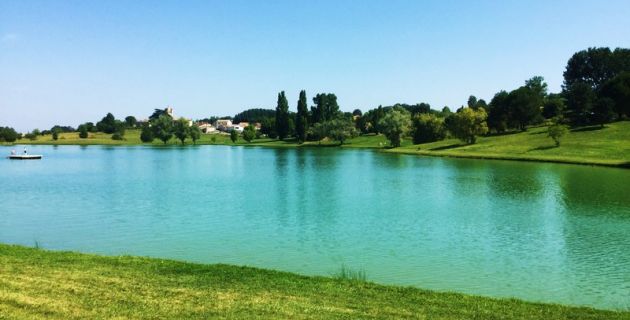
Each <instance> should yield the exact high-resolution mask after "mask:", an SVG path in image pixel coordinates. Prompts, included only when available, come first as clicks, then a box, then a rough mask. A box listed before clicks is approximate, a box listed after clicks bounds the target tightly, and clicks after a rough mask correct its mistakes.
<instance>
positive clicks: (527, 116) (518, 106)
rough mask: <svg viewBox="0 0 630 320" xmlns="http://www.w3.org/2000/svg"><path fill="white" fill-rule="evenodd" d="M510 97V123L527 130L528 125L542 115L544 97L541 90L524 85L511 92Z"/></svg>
mask: <svg viewBox="0 0 630 320" xmlns="http://www.w3.org/2000/svg"><path fill="white" fill-rule="evenodd" d="M508 99H509V100H508V101H509V106H510V107H509V108H510V111H509V114H508V115H509V117H508V119H509V125H510V126H512V127H516V128H518V129H520V130H522V131H525V130H527V125H529V124H531V123H532V122H533V121H534V120H535V119H536V118H537V117H539V116H540V108H541V107H542V104H543V99H542V97H541V96H540V95H539V92H538V91H536V90H535V89H533V88H531V87H528V86H523V87H520V88H518V89H516V90H514V91H512V92H510V95H509V96H508Z"/></svg>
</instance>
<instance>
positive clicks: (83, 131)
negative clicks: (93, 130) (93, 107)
mask: <svg viewBox="0 0 630 320" xmlns="http://www.w3.org/2000/svg"><path fill="white" fill-rule="evenodd" d="M78 130H79V138H81V139H85V138H87V137H88V126H87V125H86V124H81V125H79V128H78Z"/></svg>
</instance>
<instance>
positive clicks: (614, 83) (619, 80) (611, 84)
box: [599, 72, 630, 118]
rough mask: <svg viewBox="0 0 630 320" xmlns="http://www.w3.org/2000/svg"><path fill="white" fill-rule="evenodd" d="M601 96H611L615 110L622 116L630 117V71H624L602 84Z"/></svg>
mask: <svg viewBox="0 0 630 320" xmlns="http://www.w3.org/2000/svg"><path fill="white" fill-rule="evenodd" d="M599 95H600V97H601V98H610V99H612V101H613V102H614V110H615V112H617V115H618V116H619V117H620V118H621V116H622V115H624V114H625V115H626V116H628V117H630V72H622V73H620V74H619V75H617V76H616V77H614V78H612V79H610V80H609V81H607V82H606V83H604V84H603V85H602V86H601V89H600V93H599Z"/></svg>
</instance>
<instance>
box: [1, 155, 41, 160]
mask: <svg viewBox="0 0 630 320" xmlns="http://www.w3.org/2000/svg"><path fill="white" fill-rule="evenodd" d="M7 158H9V159H11V160H38V159H41V158H42V155H41V154H12V155H10V156H8V157H7Z"/></svg>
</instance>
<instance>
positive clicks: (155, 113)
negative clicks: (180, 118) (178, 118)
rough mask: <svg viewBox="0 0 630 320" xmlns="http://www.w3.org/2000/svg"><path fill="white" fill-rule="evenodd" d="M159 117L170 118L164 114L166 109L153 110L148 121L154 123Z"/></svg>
mask: <svg viewBox="0 0 630 320" xmlns="http://www.w3.org/2000/svg"><path fill="white" fill-rule="evenodd" d="M161 116H167V117H169V118H170V116H169V115H168V113H167V112H166V109H155V110H154V111H153V113H152V114H151V115H150V116H149V121H155V120H157V119H159V118H160V117H161Z"/></svg>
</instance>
